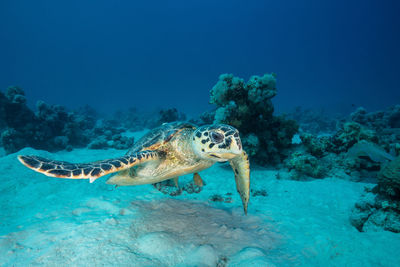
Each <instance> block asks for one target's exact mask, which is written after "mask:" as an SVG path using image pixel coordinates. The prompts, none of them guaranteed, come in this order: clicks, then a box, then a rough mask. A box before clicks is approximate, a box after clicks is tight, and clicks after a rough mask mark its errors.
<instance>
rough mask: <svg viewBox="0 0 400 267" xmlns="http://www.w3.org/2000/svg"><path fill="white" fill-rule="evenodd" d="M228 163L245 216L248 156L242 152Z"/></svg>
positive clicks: (248, 195)
mask: <svg viewBox="0 0 400 267" xmlns="http://www.w3.org/2000/svg"><path fill="white" fill-rule="evenodd" d="M229 163H230V164H231V166H232V169H233V171H234V173H235V181H236V189H237V191H238V193H239V195H240V198H241V199H242V203H243V209H244V213H245V214H246V215H247V205H248V203H249V198H250V163H249V156H247V154H246V152H244V151H243V152H242V154H240V155H239V156H237V157H235V158H233V159H231V160H230V161H229Z"/></svg>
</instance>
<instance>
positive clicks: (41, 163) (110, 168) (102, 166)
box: [18, 150, 158, 183]
mask: <svg viewBox="0 0 400 267" xmlns="http://www.w3.org/2000/svg"><path fill="white" fill-rule="evenodd" d="M155 159H158V153H157V152H155V151H150V150H145V151H140V152H137V153H133V154H130V155H125V156H123V157H120V158H115V159H107V160H102V161H97V162H92V163H70V162H66V161H56V160H51V159H46V158H42V157H38V156H22V155H20V156H18V160H19V161H20V162H21V163H22V164H24V165H25V166H26V167H28V168H30V169H32V170H34V171H37V172H40V173H43V174H44V175H47V176H51V177H58V178H67V179H90V182H91V183H93V182H94V181H95V180H96V179H97V178H99V177H101V176H104V175H107V174H109V173H114V172H118V171H121V170H125V169H129V168H131V167H133V166H135V165H137V164H141V163H143V162H146V161H151V160H155Z"/></svg>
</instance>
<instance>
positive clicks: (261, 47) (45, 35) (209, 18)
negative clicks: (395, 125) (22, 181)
mask: <svg viewBox="0 0 400 267" xmlns="http://www.w3.org/2000/svg"><path fill="white" fill-rule="evenodd" d="M399 11H400V4H399V3H398V1H383V2H377V1H370V0H368V1H344V0H339V1H315V0H307V1H300V2H299V1H294V0H289V1H284V2H280V1H250V2H248V1H247V2H246V1H237V0H234V1H208V0H206V1H193V2H191V3H188V2H187V1H167V2H166V1H146V2H137V1H68V3H67V2H64V3H60V2H58V1H56V2H55V1H46V0H41V1H34V2H33V1H21V0H19V1H2V2H1V3H0V32H1V36H0V38H1V42H0V55H1V62H2V63H1V65H0V73H1V75H0V88H7V87H8V86H10V85H19V86H21V87H23V88H24V89H25V90H26V93H27V95H28V99H29V101H30V104H31V105H34V104H35V103H36V101H37V100H39V99H40V100H44V101H45V102H48V103H51V104H62V105H66V106H68V107H77V106H80V105H82V104H86V103H88V104H90V105H92V106H95V107H96V108H98V109H101V110H102V111H104V112H110V111H114V110H116V109H119V108H121V107H126V106H131V105H133V106H136V107H139V108H148V107H149V106H151V107H152V106H157V107H176V108H178V109H180V110H182V111H185V112H186V113H199V112H201V111H203V110H204V109H206V108H207V107H208V106H207V103H208V96H209V90H210V89H211V88H212V86H213V85H214V84H215V83H216V81H217V79H218V76H219V75H220V74H222V73H233V74H234V75H235V76H239V77H243V78H244V79H248V78H249V77H250V76H251V75H262V74H263V73H266V72H275V73H277V75H278V90H279V93H278V96H277V97H276V99H275V101H276V104H277V108H278V109H279V110H285V111H286V110H288V109H290V108H292V107H294V106H305V107H315V106H319V107H320V106H325V107H327V108H328V109H334V110H343V109H345V110H346V111H349V110H351V109H352V107H351V105H352V104H354V105H356V106H364V107H366V108H367V109H369V110H371V109H373V110H375V109H382V108H384V107H386V106H388V105H393V104H396V103H397V102H398V100H399V99H400V90H399V88H398V81H397V80H398V70H399V67H400V66H399V64H400V63H399V62H400V52H399V50H398V47H399V46H400V34H399V32H400V31H399V25H400V21H399V20H400V19H399V17H398V15H397V14H398V13H399ZM194 99H196V100H197V101H196V105H193V100H194ZM338 107H339V108H338Z"/></svg>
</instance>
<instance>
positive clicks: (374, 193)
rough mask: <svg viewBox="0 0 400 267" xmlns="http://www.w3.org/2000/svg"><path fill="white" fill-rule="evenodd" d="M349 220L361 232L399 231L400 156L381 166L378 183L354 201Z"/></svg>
mask: <svg viewBox="0 0 400 267" xmlns="http://www.w3.org/2000/svg"><path fill="white" fill-rule="evenodd" d="M350 222H351V224H352V225H354V226H355V227H356V228H357V229H358V230H359V231H361V232H367V231H380V230H387V231H391V232H395V233H400V157H397V158H396V159H394V160H393V161H391V162H389V163H387V164H385V165H384V166H383V167H382V170H381V171H380V172H379V173H378V185H377V186H375V187H374V188H373V189H372V190H366V192H365V194H364V195H363V196H362V198H361V199H360V200H359V201H358V202H357V203H356V205H355V207H354V208H353V210H352V214H351V216H350Z"/></svg>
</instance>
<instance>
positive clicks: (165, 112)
mask: <svg viewBox="0 0 400 267" xmlns="http://www.w3.org/2000/svg"><path fill="white" fill-rule="evenodd" d="M185 120H186V115H185V114H184V113H183V112H180V111H178V110H177V109H176V108H169V109H161V110H159V111H158V112H157V113H156V114H155V116H151V117H149V118H148V119H147V120H146V121H145V125H146V127H147V128H149V129H152V128H155V127H158V126H160V125H161V124H163V123H167V122H173V121H185Z"/></svg>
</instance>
